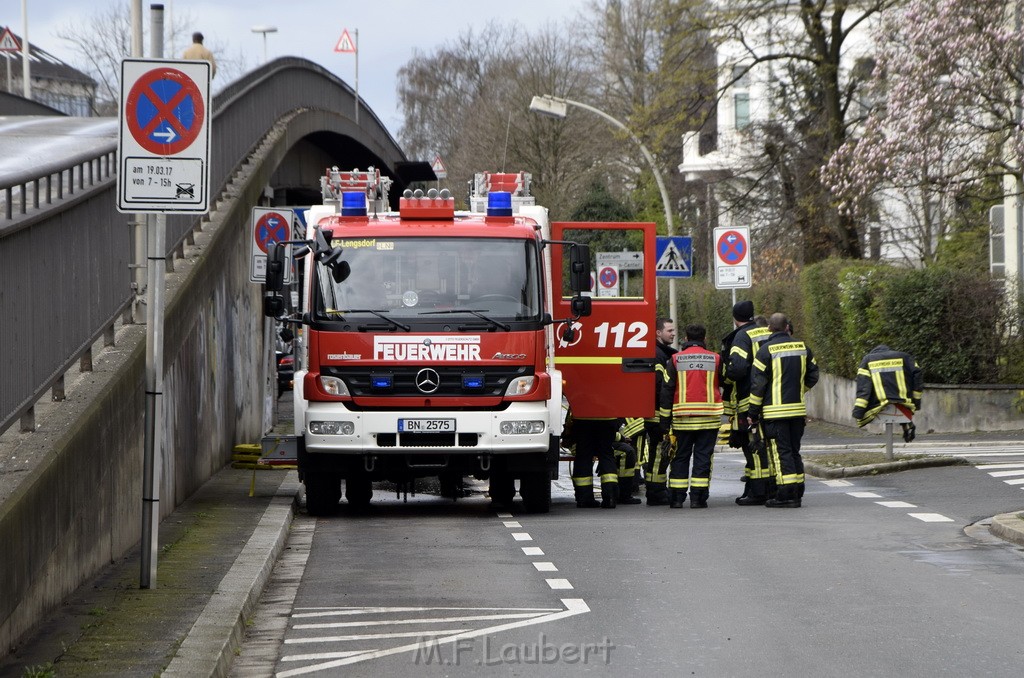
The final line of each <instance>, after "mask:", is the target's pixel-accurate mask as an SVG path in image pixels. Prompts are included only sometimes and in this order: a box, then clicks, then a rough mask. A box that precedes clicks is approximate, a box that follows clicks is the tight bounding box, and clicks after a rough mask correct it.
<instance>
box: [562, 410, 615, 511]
mask: <svg viewBox="0 0 1024 678" xmlns="http://www.w3.org/2000/svg"><path fill="white" fill-rule="evenodd" d="M618 430H619V422H618V420H616V419H611V418H608V419H598V418H594V419H590V418H582V417H574V418H573V420H572V438H573V440H575V442H576V453H575V456H576V460H575V461H574V462H573V463H572V487H573V491H574V493H575V495H576V507H577V508H597V507H601V508H615V505H616V500H617V499H618V494H619V465H618V462H616V461H615V454H614V450H613V446H614V444H615V434H616V433H617V432H618ZM594 457H597V473H598V475H600V476H601V501H597V499H595V498H594V462H593V459H594Z"/></svg>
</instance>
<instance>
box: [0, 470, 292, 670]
mask: <svg viewBox="0 0 1024 678" xmlns="http://www.w3.org/2000/svg"><path fill="white" fill-rule="evenodd" d="M253 473H254V472H253V471H249V470H236V469H230V468H226V469H223V470H221V471H220V472H219V473H217V474H216V475H215V476H214V477H213V478H211V479H210V480H209V481H207V482H206V484H205V485H203V486H202V488H200V490H199V491H198V492H196V493H195V494H194V495H193V496H192V497H191V498H189V500H188V501H186V502H185V503H184V504H183V505H182V506H180V507H179V508H178V509H177V510H175V511H174V513H173V514H171V515H170V516H168V517H167V518H166V519H165V520H164V521H163V522H162V523H161V525H160V536H159V547H160V551H159V556H158V558H157V575H156V578H155V582H156V588H153V589H146V590H143V589H140V588H139V574H140V558H139V551H138V549H136V550H134V551H133V552H132V553H131V554H130V555H129V556H127V557H125V558H124V559H122V560H121V561H119V562H117V563H115V564H113V565H111V566H110V567H108V568H107V569H106V570H105V571H104V572H103V573H102V574H101V575H100V576H98V577H97V578H96V579H95V580H93V581H92V582H89V583H87V584H85V585H83V586H81V587H80V588H79V589H78V591H76V592H75V593H74V594H73V595H72V596H71V597H70V598H69V599H68V600H67V601H66V602H65V605H64V607H63V609H62V610H60V611H59V612H58V613H56V614H54V615H51V617H50V618H49V619H47V620H46V621H45V622H44V623H43V624H42V625H41V626H40V627H39V628H37V629H36V631H35V632H33V633H32V634H31V636H30V637H28V638H26V639H25V641H24V642H23V643H22V645H21V646H20V647H19V648H18V649H17V650H16V651H15V652H13V653H12V654H10V655H8V656H7V657H5V658H4V659H3V660H2V661H0V676H3V677H4V678H6V677H8V676H10V677H11V678H15V677H17V678H20V677H22V676H26V675H34V676H60V677H61V678H66V677H69V676H139V677H142V676H157V675H164V676H189V677H195V676H217V675H226V673H227V668H228V666H229V665H230V661H231V659H232V653H233V651H234V648H235V647H236V646H237V643H238V641H239V639H240V638H241V634H242V632H243V629H244V624H245V620H246V619H247V618H248V616H249V615H250V613H251V611H252V609H253V608H254V607H255V605H256V603H257V602H258V600H259V595H260V593H261V592H262V590H263V586H264V584H265V582H266V580H267V579H268V578H269V576H270V572H271V570H272V569H273V565H274V561H275V560H276V559H277V556H278V554H279V552H280V550H281V548H282V547H283V545H284V541H285V537H286V535H287V532H288V527H289V525H290V524H291V521H292V516H293V511H294V507H295V505H296V500H297V496H298V491H299V487H300V484H299V482H298V476H297V474H296V472H295V471H281V470H268V471H257V472H255V488H254V491H253V496H252V497H250V496H249V494H250V488H251V486H252V483H253ZM140 530H141V527H140Z"/></svg>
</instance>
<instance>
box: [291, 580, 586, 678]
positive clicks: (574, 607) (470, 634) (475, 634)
mask: <svg viewBox="0 0 1024 678" xmlns="http://www.w3.org/2000/svg"><path fill="white" fill-rule="evenodd" d="M562 604H563V605H565V610H563V611H561V612H555V613H553V614H550V615H545V616H543V617H536V618H534V619H527V620H523V621H515V622H509V623H508V624H500V625H498V626H489V627H486V628H482V629H474V630H472V631H453V632H452V634H453V635H451V636H448V637H446V638H435V639H432V640H420V641H418V642H415V643H410V644H408V645H402V646H401V647H392V648H388V649H387V650H374V651H372V652H364V653H361V654H359V655H356V656H353V657H344V658H341V659H335V660H333V661H329V662H323V663H320V664H312V665H310V666H303V667H299V668H295V669H291V670H288V671H281V672H280V673H278V674H277V676H278V678H291V676H301V675H304V674H307V673H313V672H315V671H323V670H325V669H333V668H335V667H337V666H345V665H346V664H356V663H358V662H362V661H366V660H368V659H378V658H380V657H386V656H389V655H394V654H402V653H403V652H412V651H414V650H417V649H420V648H424V647H428V646H431V645H439V644H441V643H455V642H457V641H459V640H462V639H463V638H479V637H480V636H486V635H489V634H492V633H497V632H499V631H507V630H509V629H515V628H521V627H524V626H532V625H534V624H544V623H547V622H549V621H557V620H559V619H565V618H567V617H575V616H576V615H578V614H586V613H587V612H590V607H589V606H588V605H587V604H586V603H585V602H584V601H583V600H582V599H581V598H563V599H562ZM423 635H427V634H423ZM285 642H286V643H287V642H288V641H287V640H286V641H285Z"/></svg>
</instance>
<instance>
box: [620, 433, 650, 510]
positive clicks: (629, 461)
mask: <svg viewBox="0 0 1024 678" xmlns="http://www.w3.org/2000/svg"><path fill="white" fill-rule="evenodd" d="M643 430H644V420H643V419H640V418H639V417H631V418H627V419H625V420H623V423H622V424H621V426H619V430H618V432H617V433H616V434H615V443H614V444H613V445H612V448H613V449H614V450H615V458H616V459H617V460H618V462H619V500H618V503H620V504H631V505H632V504H642V503H643V502H642V501H641V500H640V498H639V497H634V496H633V491H634V490H635V489H636V475H637V471H638V470H639V469H638V468H637V460H638V453H637V449H636V444H635V443H634V442H633V441H634V439H635V438H637V436H638V435H641V434H642V433H643Z"/></svg>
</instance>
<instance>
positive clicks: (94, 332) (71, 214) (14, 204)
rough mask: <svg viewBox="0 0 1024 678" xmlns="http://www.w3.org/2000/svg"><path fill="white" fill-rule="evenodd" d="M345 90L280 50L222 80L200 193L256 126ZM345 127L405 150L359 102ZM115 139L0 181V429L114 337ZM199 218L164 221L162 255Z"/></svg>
mask: <svg viewBox="0 0 1024 678" xmlns="http://www.w3.org/2000/svg"><path fill="white" fill-rule="evenodd" d="M354 97H355V94H354V92H353V90H352V89H351V88H350V87H349V86H348V85H347V84H346V83H344V82H343V81H341V80H340V79H338V78H337V77H336V76H335V75H333V74H332V73H330V72H329V71H327V70H326V69H324V68H322V67H321V66H319V65H317V64H314V63H312V62H309V61H306V60H304V59H298V58H292V57H288V58H283V59H278V60H276V61H272V62H270V63H267V64H264V65H263V66H261V67H260V68H258V69H256V70H254V71H252V72H250V73H248V74H247V75H245V76H243V77H242V78H240V79H239V80H237V81H236V82H234V83H232V84H230V85H228V86H227V87H226V88H225V89H224V90H223V91H221V92H220V93H219V94H218V95H217V96H216V97H214V100H213V105H212V107H211V108H212V109H213V111H214V112H213V117H212V121H213V122H212V125H213V129H212V131H211V141H212V149H211V157H210V178H211V180H210V183H211V203H215V202H217V201H218V200H219V198H220V196H221V195H222V193H223V191H224V188H225V187H226V186H227V184H228V183H229V182H230V181H231V179H232V177H233V176H234V174H235V173H236V172H237V171H238V168H239V167H241V166H242V164H243V163H244V162H245V160H246V159H247V158H248V157H249V155H250V154H251V153H252V151H253V149H254V148H256V147H257V146H258V145H259V144H260V142H261V141H262V140H263V139H264V137H265V136H266V134H267V132H268V131H269V130H270V129H271V128H272V127H273V126H274V125H275V124H276V123H277V122H278V121H279V120H281V119H282V118H284V117H286V116H287V115H288V114H289V113H290V112H292V111H295V110H297V109H306V110H322V111H333V112H337V113H340V115H341V116H346V115H349V114H350V113H351V112H353V111H354V103H355V98H354ZM360 122H361V124H360V125H358V126H357V125H355V124H354V123H352V124H351V134H352V136H354V137H355V136H358V137H359V138H360V140H361V141H362V142H363V143H364V145H366V146H367V147H373V148H378V149H386V150H387V151H388V153H387V155H389V156H390V157H389V158H382V160H404V159H405V158H404V155H403V154H402V152H401V150H400V149H399V148H398V145H397V143H396V142H395V141H394V139H393V138H392V137H391V135H390V134H389V133H388V131H387V129H386V128H385V127H384V125H383V124H381V122H380V120H379V119H378V118H377V117H376V116H375V115H373V113H372V112H371V111H370V110H368V109H367V108H366V107H365V106H361V110H360ZM115 155H116V142H115V141H113V140H112V141H111V143H110V145H109V146H101V148H100V150H99V151H98V152H97V151H93V152H92V153H91V154H85V155H83V156H81V157H78V156H76V157H72V158H62V159H59V160H57V161H54V162H53V163H50V164H48V165H46V166H43V167H39V166H36V167H35V168H33V169H31V170H26V171H25V172H21V173H18V174H17V175H8V176H7V177H6V178H4V179H2V180H0V181H2V183H0V194H2V196H3V199H4V201H5V205H6V207H5V209H4V211H3V213H2V214H3V218H2V219H0V433H3V432H4V431H5V430H7V429H8V428H9V427H10V426H11V425H12V424H13V423H14V422H15V421H17V420H18V419H19V418H20V419H21V422H22V429H23V430H31V429H32V428H34V405H35V403H36V402H37V401H38V400H39V398H40V397H42V396H43V395H44V394H45V393H46V392H47V390H50V391H51V392H52V396H53V398H54V399H55V400H59V399H60V398H61V397H62V396H63V380H64V375H65V373H66V372H67V371H68V370H69V369H70V368H71V366H72V365H74V364H75V362H76V361H78V362H80V364H81V365H82V367H83V369H88V366H89V365H90V364H91V350H92V345H93V343H94V342H96V341H97V340H98V339H99V338H100V337H105V341H107V342H112V341H113V326H114V323H115V322H116V320H117V318H118V317H119V315H121V314H123V313H124V312H125V310H126V309H127V308H129V307H130V304H131V302H132V300H133V298H134V296H135V292H136V290H134V289H133V283H132V278H133V276H132V274H131V267H132V255H133V252H134V249H133V245H134V243H133V242H132V240H133V238H132V233H131V231H132V227H131V224H130V223H129V220H130V218H131V217H130V215H126V214H120V213H118V212H117V211H116V208H115V205H116V202H117V201H116V195H115V193H116V190H115V188H116V182H115V177H116V172H117V162H116V158H115ZM200 221H201V219H200V218H198V217H195V216H192V215H189V216H170V217H169V218H168V219H167V241H166V242H167V246H168V247H167V253H168V254H169V255H170V254H173V253H174V252H176V251H177V252H179V253H183V244H182V243H183V242H184V241H186V240H187V239H188V237H189V236H190V235H191V234H192V232H193V230H194V229H196V228H198V226H199V224H200Z"/></svg>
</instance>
